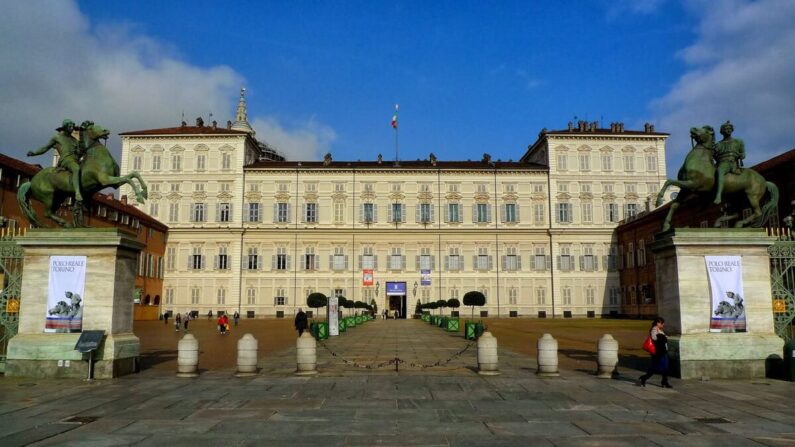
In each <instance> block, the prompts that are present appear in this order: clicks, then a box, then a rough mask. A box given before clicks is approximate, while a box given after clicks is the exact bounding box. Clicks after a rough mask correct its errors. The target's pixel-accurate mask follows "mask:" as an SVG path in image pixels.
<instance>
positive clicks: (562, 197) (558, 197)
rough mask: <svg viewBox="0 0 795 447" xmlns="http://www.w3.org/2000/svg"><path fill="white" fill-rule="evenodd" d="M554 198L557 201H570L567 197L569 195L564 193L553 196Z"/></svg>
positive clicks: (569, 197)
mask: <svg viewBox="0 0 795 447" xmlns="http://www.w3.org/2000/svg"><path fill="white" fill-rule="evenodd" d="M555 197H556V198H557V199H558V200H570V199H571V196H570V195H569V193H566V192H561V193H558V195H557V196H555Z"/></svg>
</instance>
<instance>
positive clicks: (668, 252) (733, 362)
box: [650, 228, 784, 379]
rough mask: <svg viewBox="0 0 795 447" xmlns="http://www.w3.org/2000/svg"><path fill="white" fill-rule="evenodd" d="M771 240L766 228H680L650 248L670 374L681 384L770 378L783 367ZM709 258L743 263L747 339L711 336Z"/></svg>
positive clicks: (741, 335) (734, 335) (721, 334)
mask: <svg viewBox="0 0 795 447" xmlns="http://www.w3.org/2000/svg"><path fill="white" fill-rule="evenodd" d="M771 244H772V240H771V239H770V238H769V237H768V236H767V235H766V234H765V231H764V230H762V229H750V228H748V229H746V228H738V229H727V228H719V229H701V228H679V229H676V230H672V231H667V232H664V233H660V234H658V235H657V237H656V238H655V242H654V243H653V244H652V245H651V246H650V248H651V250H652V251H653V252H654V254H655V264H656V267H657V299H658V301H657V303H658V304H657V308H658V311H659V314H660V316H661V317H663V318H665V331H666V333H667V334H668V336H669V339H668V345H669V346H668V349H669V354H670V356H671V373H672V375H674V376H678V377H681V378H683V379H700V378H702V377H710V378H727V379H740V378H757V377H765V375H766V372H767V371H768V370H769V369H770V368H771V367H772V365H773V364H774V363H775V362H777V361H778V360H780V358H781V354H782V348H783V345H784V341H783V340H782V339H781V338H779V337H778V336H776V334H775V330H774V325H773V312H772V310H771V303H772V297H771V291H770V261H769V256H768V253H767V247H768V246H769V245H771ZM705 256H739V257H740V258H741V264H742V277H741V279H742V284H743V293H744V300H741V302H742V306H743V307H744V313H745V327H746V329H745V330H746V331H745V332H733V333H729V332H710V321H711V319H712V317H713V316H714V315H713V314H714V310H713V305H712V296H711V294H712V292H711V288H710V278H709V272H708V270H707V266H706V263H705Z"/></svg>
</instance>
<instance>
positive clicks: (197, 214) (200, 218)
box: [190, 203, 204, 222]
mask: <svg viewBox="0 0 795 447" xmlns="http://www.w3.org/2000/svg"><path fill="white" fill-rule="evenodd" d="M190 214H191V221H193V222H204V204H203V203H194V204H193V206H192V209H191V213H190Z"/></svg>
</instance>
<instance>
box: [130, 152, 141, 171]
mask: <svg viewBox="0 0 795 447" xmlns="http://www.w3.org/2000/svg"><path fill="white" fill-rule="evenodd" d="M141 161H142V158H141V156H140V155H136V156H134V157H133V163H132V165H133V170H135V171H140V170H141V165H143V163H141Z"/></svg>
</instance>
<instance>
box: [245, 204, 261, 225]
mask: <svg viewBox="0 0 795 447" xmlns="http://www.w3.org/2000/svg"><path fill="white" fill-rule="evenodd" d="M246 205H248V209H247V210H246V211H247V212H246V222H259V221H260V218H261V215H260V207H259V203H247V204H246Z"/></svg>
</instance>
